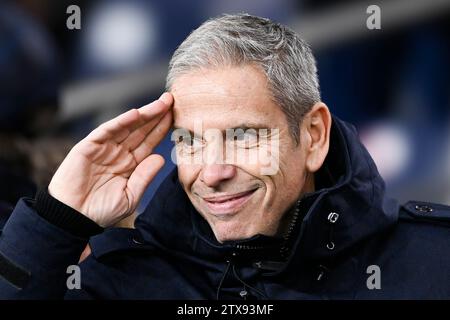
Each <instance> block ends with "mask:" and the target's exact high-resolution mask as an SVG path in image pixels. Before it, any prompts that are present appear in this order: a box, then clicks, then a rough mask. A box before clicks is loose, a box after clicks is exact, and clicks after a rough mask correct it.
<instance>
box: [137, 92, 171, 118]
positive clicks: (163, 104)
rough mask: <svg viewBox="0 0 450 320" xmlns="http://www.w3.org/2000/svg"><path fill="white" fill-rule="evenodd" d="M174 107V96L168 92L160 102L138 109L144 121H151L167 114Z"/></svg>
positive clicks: (160, 98) (162, 96)
mask: <svg viewBox="0 0 450 320" xmlns="http://www.w3.org/2000/svg"><path fill="white" fill-rule="evenodd" d="M172 105H173V96H172V94H170V93H168V92H164V93H163V94H162V95H161V96H160V97H159V98H158V100H155V101H153V102H152V103H150V104H148V105H146V106H143V107H141V108H139V109H138V111H139V114H140V116H141V117H142V120H143V121H146V122H147V121H150V120H152V119H153V118H154V117H155V116H158V115H161V114H165V113H166V112H167V110H169V108H171V107H172Z"/></svg>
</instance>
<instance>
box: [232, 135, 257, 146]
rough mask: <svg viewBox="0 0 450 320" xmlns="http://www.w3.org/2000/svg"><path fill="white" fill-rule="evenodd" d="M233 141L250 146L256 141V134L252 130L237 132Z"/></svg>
mask: <svg viewBox="0 0 450 320" xmlns="http://www.w3.org/2000/svg"><path fill="white" fill-rule="evenodd" d="M234 141H235V142H236V143H238V144H239V145H242V146H245V147H251V146H253V145H254V144H256V143H257V142H258V136H257V134H256V133H254V132H237V133H236V134H235V135H234Z"/></svg>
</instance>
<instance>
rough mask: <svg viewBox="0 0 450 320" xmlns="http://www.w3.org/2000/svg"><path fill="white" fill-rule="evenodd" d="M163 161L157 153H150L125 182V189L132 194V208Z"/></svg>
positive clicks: (162, 164)
mask: <svg viewBox="0 0 450 320" xmlns="http://www.w3.org/2000/svg"><path fill="white" fill-rule="evenodd" d="M164 162H165V161H164V158H163V157H162V156H160V155H159V154H151V155H149V156H148V157H147V158H145V159H144V160H142V161H141V163H139V165H138V166H137V167H136V169H134V171H133V173H132V174H131V176H130V178H129V179H128V182H127V189H128V191H129V192H130V193H131V194H132V195H133V200H132V201H133V202H134V203H130V207H131V208H133V210H134V209H135V208H136V206H137V204H138V203H139V200H141V197H142V195H143V194H144V192H145V189H147V186H148V185H149V184H150V182H151V181H152V180H153V178H154V177H155V176H156V174H157V173H158V171H159V170H160V169H161V168H162V167H163V166H164Z"/></svg>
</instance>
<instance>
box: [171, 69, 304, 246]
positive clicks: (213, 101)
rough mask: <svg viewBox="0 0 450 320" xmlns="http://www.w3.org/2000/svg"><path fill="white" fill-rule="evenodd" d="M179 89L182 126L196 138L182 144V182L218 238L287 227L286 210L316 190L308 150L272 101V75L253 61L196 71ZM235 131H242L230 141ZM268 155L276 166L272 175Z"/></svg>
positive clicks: (176, 95)
mask: <svg viewBox="0 0 450 320" xmlns="http://www.w3.org/2000/svg"><path fill="white" fill-rule="evenodd" d="M172 94H173V96H174V98H175V103H174V126H175V127H176V128H183V129H186V130H189V131H190V132H191V133H192V136H193V137H194V138H193V139H178V140H177V142H176V145H177V156H178V175H179V179H180V182H181V184H182V185H183V188H184V190H185V192H186V193H187V195H188V197H189V199H190V200H191V202H192V204H193V205H194V207H195V208H196V209H197V211H198V212H199V213H200V214H201V215H202V216H203V217H204V218H205V219H206V221H207V222H208V223H209V225H210V226H211V228H212V230H213V232H214V234H215V236H216V238H217V240H218V241H220V242H224V241H228V240H237V239H245V238H249V237H252V236H254V235H256V234H264V235H275V234H277V233H279V232H281V231H282V230H280V229H281V227H282V225H283V223H282V218H283V214H284V213H285V212H286V211H287V210H288V209H289V208H290V207H291V206H292V204H293V203H294V202H295V201H296V200H297V199H298V197H299V196H300V195H301V194H302V193H303V192H306V191H312V190H307V189H308V188H310V185H309V183H307V180H309V178H308V179H307V176H308V177H309V175H307V172H306V169H305V152H304V151H305V150H302V143H300V145H299V146H297V145H296V143H295V141H294V140H293V138H292V136H291V135H290V133H289V130H288V123H287V120H286V117H285V115H284V113H283V112H282V110H281V108H280V107H279V106H278V105H277V104H275V103H274V102H273V101H272V98H271V95H270V92H269V90H268V87H267V78H266V76H265V75H264V74H263V73H262V72H261V71H260V70H259V69H257V68H255V67H253V66H250V65H249V66H240V67H224V68H222V69H207V70H204V69H203V70H194V71H191V72H190V73H188V74H185V75H182V76H180V77H179V78H177V79H176V80H175V82H174V84H173V86H172ZM199 124H200V128H201V129H200V130H201V131H202V132H198V131H199V129H198V128H199ZM232 128H233V129H235V130H236V134H235V135H234V136H232V137H231V138H230V137H228V138H227V135H226V133H225V132H227V129H228V130H229V129H232ZM239 130H241V131H239ZM220 132H222V133H223V134H221V135H220V134H216V133H220ZM228 132H230V131H228ZM231 132H232V131H231ZM242 132H245V133H244V134H242ZM194 133H195V134H194ZM231 150H234V152H235V153H234V156H231V157H230V156H229V154H230V153H231ZM261 151H264V152H261ZM277 153H278V154H277ZM236 154H239V155H240V156H238V157H236ZM257 154H260V155H261V154H264V155H265V156H266V157H261V156H256V157H255V155H257ZM242 155H244V157H242ZM267 155H268V156H267ZM180 157H181V158H185V159H184V160H186V158H190V159H192V158H196V159H197V161H191V162H189V161H182V159H180ZM277 157H278V158H277ZM199 158H200V159H202V160H201V161H198V159H199ZM267 158H269V159H271V160H272V162H271V164H272V166H273V165H275V166H276V168H275V169H276V170H274V171H273V170H272V171H271V172H270V170H269V173H267V172H268V171H267V170H266V169H267ZM274 159H276V160H277V161H273V160H274ZM272 169H273V168H272Z"/></svg>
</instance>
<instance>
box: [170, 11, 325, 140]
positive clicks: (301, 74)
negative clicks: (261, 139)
mask: <svg viewBox="0 0 450 320" xmlns="http://www.w3.org/2000/svg"><path fill="white" fill-rule="evenodd" d="M244 64H255V65H257V66H259V67H260V68H262V70H263V72H264V73H265V75H266V76H267V79H268V83H269V90H270V91H271V94H272V98H273V99H274V102H275V103H277V104H278V105H280V106H281V108H282V110H283V112H284V113H285V115H286V118H287V121H288V124H289V130H290V132H291V134H292V136H293V138H294V139H295V141H296V142H297V143H299V126H300V123H301V121H302V118H303V116H304V115H305V114H306V113H307V112H309V111H310V110H311V108H312V106H313V105H314V104H315V103H316V102H318V101H320V90H319V81H318V78H317V67H316V61H315V59H314V56H313V54H312V52H311V49H310V48H309V46H308V44H307V43H306V42H305V41H304V40H302V39H301V38H300V37H299V36H298V35H297V34H296V33H295V32H294V31H293V30H291V29H289V28H287V27H286V26H283V25H281V24H279V23H275V22H272V21H271V20H269V19H265V18H260V17H256V16H252V15H249V14H243V13H241V14H235V15H222V16H219V17H217V18H213V19H210V20H208V21H206V22H205V23H203V24H202V25H201V26H200V27H198V28H197V29H195V30H194V31H193V32H192V33H191V34H190V35H189V36H188V37H187V38H186V39H185V40H184V41H183V43H181V45H180V46H179V47H178V48H177V50H176V51H175V52H174V54H173V56H172V59H171V61H170V64H169V70H168V75H167V79H166V89H167V90H170V88H171V87H172V85H173V82H174V80H175V79H176V78H177V77H179V76H181V75H183V74H186V73H188V72H189V71H192V70H194V69H202V68H211V67H213V68H214V67H221V66H224V65H230V66H239V65H244Z"/></svg>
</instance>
